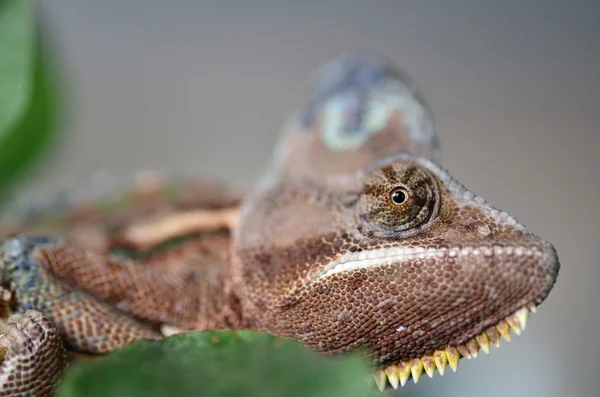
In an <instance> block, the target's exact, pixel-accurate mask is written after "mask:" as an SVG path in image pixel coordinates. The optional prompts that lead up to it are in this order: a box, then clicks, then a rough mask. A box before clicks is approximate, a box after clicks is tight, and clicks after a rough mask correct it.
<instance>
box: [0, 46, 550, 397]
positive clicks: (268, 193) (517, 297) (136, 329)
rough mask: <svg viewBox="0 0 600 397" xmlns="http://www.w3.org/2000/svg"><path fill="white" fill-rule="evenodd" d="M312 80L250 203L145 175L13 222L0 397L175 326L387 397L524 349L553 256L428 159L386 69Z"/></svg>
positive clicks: (41, 388)
mask: <svg viewBox="0 0 600 397" xmlns="http://www.w3.org/2000/svg"><path fill="white" fill-rule="evenodd" d="M316 80H317V82H316V88H315V90H314V92H313V96H312V97H311V98H310V100H309V101H308V104H307V105H306V106H305V107H304V108H303V109H301V110H300V111H299V112H297V113H296V114H295V115H294V116H293V117H291V119H290V120H289V121H288V123H287V124H286V125H285V128H284V134H283V135H282V138H281V141H280V142H279V144H278V146H277V149H276V151H275V155H274V157H273V159H272V160H271V163H270V166H269V167H268V168H267V171H266V172H265V173H264V175H263V176H262V178H260V180H259V182H258V183H257V184H256V185H255V186H254V187H253V188H252V189H251V190H250V191H249V192H247V193H245V194H244V195H242V192H240V191H238V190H236V189H233V188H229V187H228V186H227V185H220V184H217V183H209V182H195V181H179V182H174V181H166V180H160V179H145V180H143V181H141V182H139V183H137V185H136V186H135V188H134V189H133V190H131V191H129V192H127V193H125V194H122V195H112V196H111V198H109V199H104V200H100V199H98V200H91V201H88V202H81V203H79V204H77V205H72V206H66V207H65V206H59V205H54V206H51V207H50V208H46V209H45V210H38V211H35V213H33V212H32V213H30V214H29V216H28V217H25V219H24V220H22V221H21V222H20V223H19V224H17V225H16V226H13V227H8V226H7V227H6V228H5V229H4V231H3V240H2V243H1V245H0V292H1V294H0V299H1V303H2V305H1V308H2V311H3V317H4V318H6V317H8V316H9V315H11V314H13V316H12V317H10V318H9V319H8V320H7V321H5V324H4V325H3V327H2V335H1V336H0V349H2V350H1V351H2V352H3V355H2V362H1V366H0V385H1V391H0V395H2V396H21V395H26V394H27V393H30V394H27V395H38V396H45V395H50V394H51V393H52V392H53V389H54V386H55V384H56V382H57V381H58V379H59V377H60V374H61V372H62V370H63V368H64V367H65V365H66V353H65V348H66V349H68V350H70V351H75V352H80V353H88V354H102V353H107V352H110V351H112V350H114V349H117V348H120V347H122V346H124V345H126V344H128V343H130V342H132V341H134V340H138V339H154V338H160V337H161V336H162V335H163V334H164V333H166V332H171V331H172V330H173V328H174V327H175V328H176V329H178V330H221V329H252V330H259V331H266V332H269V333H273V334H276V335H280V336H284V337H289V338H292V339H294V340H297V341H299V342H301V343H303V344H305V345H307V346H309V347H310V348H312V349H314V350H316V351H318V352H322V353H326V354H337V353H342V352H346V351H356V350H359V351H362V352H364V354H365V355H366V357H368V359H370V360H371V361H372V363H373V367H374V377H375V380H376V383H377V385H378V386H379V387H380V388H381V389H383V388H384V387H385V386H386V385H387V384H388V383H389V384H390V385H391V386H393V387H394V388H396V387H398V385H399V384H402V385H404V384H405V383H406V382H407V381H408V379H409V378H411V377H412V379H413V381H415V382H416V381H417V380H418V379H419V377H420V376H421V374H422V373H423V372H425V373H427V374H428V375H429V376H432V375H433V373H434V371H435V369H437V370H438V371H439V372H440V373H442V374H443V373H444V371H445V369H446V367H447V366H450V367H451V368H452V369H453V370H456V368H457V365H458V360H459V359H460V358H461V357H465V358H472V357H476V356H477V354H478V351H479V350H480V349H481V350H483V351H485V352H486V353H487V352H488V351H489V348H490V344H492V345H496V346H498V345H499V343H500V339H501V337H503V338H505V339H507V340H509V339H510V331H511V330H512V331H513V332H514V333H517V334H520V332H521V330H522V329H524V328H525V325H526V322H527V317H528V313H529V312H530V311H535V308H536V306H538V305H539V304H540V303H541V302H542V301H543V300H544V299H545V298H546V296H547V295H548V293H549V291H550V290H551V288H552V286H553V284H554V283H555V280H556V277H557V274H558V270H559V261H558V257H557V254H556V251H555V250H554V248H553V246H552V245H551V244H549V243H547V242H545V241H543V240H541V239H539V238H538V237H536V236H535V235H533V234H531V233H530V232H529V231H528V230H527V229H526V228H525V226H523V225H522V224H520V223H519V222H518V221H517V220H516V219H515V218H514V217H512V216H511V215H509V214H508V213H506V212H504V211H502V210H499V209H496V208H494V207H493V206H492V205H490V204H489V203H487V202H486V201H485V200H484V199H483V198H481V197H479V196H477V195H475V194H474V193H472V192H471V191H470V190H468V189H466V188H465V187H464V186H462V185H461V184H460V183H459V182H457V181H456V180H455V179H454V178H453V177H452V176H451V175H450V174H449V173H448V172H447V171H446V170H444V169H443V168H441V167H440V166H439V165H438V164H437V163H436V160H437V158H438V152H439V151H438V141H437V137H436V135H435V133H434V127H433V121H432V116H431V112H430V110H429V107H428V106H427V105H426V103H425V102H424V100H423V99H422V96H421V94H420V93H419V91H418V90H417V89H416V88H415V87H414V85H413V83H412V82H411V81H410V80H409V79H408V78H407V77H406V76H405V75H403V74H402V73H401V72H399V71H398V70H397V69H396V68H395V67H394V66H393V65H391V64H390V63H389V62H388V61H387V60H382V59H379V58H377V57H375V56H372V55H369V54H357V53H354V54H346V55H343V56H341V57H339V58H337V59H335V60H334V61H332V62H330V63H328V64H326V65H325V66H324V67H322V68H321V69H320V71H319V73H318V75H317V79H316ZM169 330H171V331H169Z"/></svg>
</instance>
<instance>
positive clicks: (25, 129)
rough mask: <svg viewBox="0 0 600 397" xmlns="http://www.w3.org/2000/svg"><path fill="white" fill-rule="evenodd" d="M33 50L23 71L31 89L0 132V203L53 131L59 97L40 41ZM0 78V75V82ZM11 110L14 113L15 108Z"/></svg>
mask: <svg viewBox="0 0 600 397" xmlns="http://www.w3.org/2000/svg"><path fill="white" fill-rule="evenodd" d="M1 1H2V0H0V2H1ZM0 34H1V33H0ZM39 36H41V34H40V35H39ZM33 50H34V53H33V57H32V61H33V65H32V68H29V67H26V68H25V69H26V70H27V80H29V81H30V83H28V84H26V85H27V86H28V87H29V88H30V90H29V92H28V93H27V96H28V98H27V101H26V103H25V107H24V108H23V109H21V111H20V114H19V115H18V116H17V117H16V118H15V119H14V120H12V121H13V122H12V124H11V126H9V127H7V129H6V130H0V200H1V199H3V198H5V196H6V195H7V193H8V192H9V189H10V187H11V186H12V184H13V183H14V182H15V181H16V179H17V177H18V176H20V175H21V174H22V173H23V172H24V171H25V170H27V168H28V167H29V166H31V164H32V162H33V160H35V159H36V158H37V157H38V155H39V154H41V153H42V152H43V150H44V149H45V148H46V147H47V146H48V145H49V143H50V141H51V138H52V137H53V135H54V133H55V132H56V128H55V127H56V124H57V113H58V112H57V108H58V103H57V102H58V96H57V93H56V90H55V86H54V84H53V80H52V78H51V77H52V69H51V67H50V66H51V65H50V62H49V61H50V60H49V57H48V55H47V54H46V52H45V49H44V48H43V46H42V43H41V40H39V41H38V42H37V43H36V44H35V46H34V48H33ZM0 51H1V50H0ZM3 57H4V54H3V53H1V52H0V58H3ZM3 77H4V76H3V75H2V73H0V80H1V79H2V78H3ZM0 84H2V83H0ZM9 85H10V84H9ZM9 89H10V87H8V88H6V87H3V86H2V85H0V93H1V94H0V96H1V95H3V94H5V93H6V92H8V91H9ZM6 109H8V108H6ZM12 109H13V110H14V106H13V107H12ZM5 116H6V115H5ZM0 119H2V116H0ZM5 121H6V117H5ZM0 123H1V121H0Z"/></svg>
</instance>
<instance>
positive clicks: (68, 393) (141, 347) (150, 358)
mask: <svg viewBox="0 0 600 397" xmlns="http://www.w3.org/2000/svg"><path fill="white" fill-rule="evenodd" d="M369 374H370V372H369V370H368V369H367V367H366V365H365V363H364V362H363V360H362V359H361V358H360V357H358V356H343V357H325V356H322V355H319V354H317V353H314V352H313V351H311V350H309V349H307V348H305V347H303V346H301V345H299V344H297V343H295V342H292V341H288V340H283V339H280V338H276V337H274V336H270V335H267V334H260V333H255V332H249V331H244V332H196V333H187V334H180V335H175V336H173V337H170V338H167V339H164V340H163V341H160V342H149V341H144V342H138V343H134V344H132V345H130V346H128V347H126V348H124V349H123V350H121V351H118V352H115V353H112V354H110V355H108V356H106V357H103V358H100V359H98V360H96V361H92V362H89V363H86V364H81V365H79V366H76V367H75V368H73V369H72V370H71V371H69V372H68V373H67V376H66V378H65V380H64V382H63V383H62V386H61V389H60V391H59V394H58V395H59V397H75V396H88V397H95V396H98V397H100V396H131V397H135V396H144V397H159V396H162V397H166V396H199V395H202V396H223V397H225V396H232V397H233V396H235V397H238V396H249V397H253V396H261V397H271V396H273V397H274V396H278V397H279V396H286V397H294V396H302V397H305V396H311V397H312V396H327V397H335V396H345V397H352V396H360V397H365V396H370V395H373V396H374V395H378V393H377V392H375V386H374V384H372V383H371V382H370V381H369V378H370V376H369Z"/></svg>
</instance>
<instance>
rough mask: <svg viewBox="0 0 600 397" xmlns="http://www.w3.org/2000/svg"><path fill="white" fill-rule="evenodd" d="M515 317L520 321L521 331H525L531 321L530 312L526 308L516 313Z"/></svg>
mask: <svg viewBox="0 0 600 397" xmlns="http://www.w3.org/2000/svg"><path fill="white" fill-rule="evenodd" d="M515 316H516V317H517V318H518V319H519V323H520V324H521V330H523V331H525V327H527V320H528V319H529V310H528V309H527V308H526V307H524V308H522V309H520V310H518V311H517V312H516V313H515Z"/></svg>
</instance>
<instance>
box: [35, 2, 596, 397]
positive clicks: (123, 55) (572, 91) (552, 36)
mask: <svg viewBox="0 0 600 397" xmlns="http://www.w3.org/2000/svg"><path fill="white" fill-rule="evenodd" d="M40 3H41V5H42V7H41V8H42V11H44V12H45V16H46V18H45V19H46V22H47V23H48V24H49V25H50V27H51V28H52V29H51V31H52V33H53V36H54V41H55V42H56V43H57V44H58V45H59V48H58V50H60V51H59V52H60V56H61V57H62V58H63V63H64V64H65V66H66V71H65V72H64V73H63V78H64V79H65V80H66V83H68V88H69V89H70V93H69V97H70V98H69V99H70V102H71V104H70V105H71V107H72V109H71V112H70V117H69V119H68V122H67V124H66V128H67V131H66V135H65V136H64V137H63V139H62V141H61V143H60V145H59V146H60V147H59V151H58V152H57V153H55V156H54V159H53V160H52V161H51V162H48V163H47V164H46V165H45V166H44V167H39V169H38V170H36V172H35V173H34V174H35V178H34V181H32V183H31V184H30V187H29V195H32V194H33V195H39V194H42V193H41V192H56V191H58V190H61V189H64V188H69V187H72V186H76V185H77V184H78V183H81V182H82V181H86V179H87V178H89V177H90V176H91V175H92V174H93V173H95V172H96V171H98V170H108V171H110V172H112V173H116V174H125V175H131V174H133V173H134V172H135V171H136V170H140V169H159V170H166V171H175V172H177V171H183V172H185V173H187V174H198V175H204V176H220V177H223V178H227V179H230V180H233V181H236V182H239V183H243V184H246V183H248V182H250V181H251V180H252V179H253V178H255V177H256V176H257V174H258V172H259V171H260V170H261V167H262V165H263V164H264V162H265V159H266V158H267V156H269V154H270V152H271V149H272V147H273V144H274V141H275V138H276V136H277V134H278V129H279V127H280V125H281V123H282V122H283V120H284V119H285V117H287V115H288V114H289V113H290V112H291V111H293V110H294V108H295V107H297V106H298V105H299V104H301V103H302V100H303V96H302V94H303V88H304V86H303V84H304V83H305V82H306V79H307V77H308V76H309V74H310V73H312V72H313V71H314V69H315V68H316V67H317V66H318V65H320V64H321V63H323V62H324V61H326V60H328V59H330V58H331V57H333V56H335V55H337V54H339V53H340V52H344V51H348V50H354V49H369V50H374V51H378V52H380V53H381V54H382V55H386V56H388V57H390V58H392V59H394V60H396V61H397V62H398V64H399V65H400V66H401V67H402V68H403V69H404V70H405V71H407V72H408V74H409V75H411V76H412V77H413V78H414V79H415V80H416V81H417V83H418V84H419V85H420V87H421V88H422V90H423V91H424V93H425V96H426V98H427V100H428V102H429V103H430V105H431V107H432V108H433V111H434V115H435V117H436V124H437V129H438V132H439V136H440V139H441V143H442V145H443V146H442V147H443V164H444V166H445V167H446V168H448V169H449V170H450V171H451V172H452V173H453V174H454V175H455V176H456V178H457V179H459V180H460V181H461V182H462V183H464V184H465V185H466V186H468V187H470V188H471V189H473V190H474V191H475V192H477V193H478V194H480V195H482V196H484V197H486V198H487V199H488V200H489V201H490V202H492V203H494V204H495V205H497V206H498V207H500V208H503V209H506V210H508V211H509V212H511V213H512V214H513V215H515V216H516V217H518V218H519V220H521V221H522V222H523V223H525V224H526V225H528V226H529V227H530V229H531V230H533V231H534V232H536V233H537V234H539V235H540V236H541V237H543V238H545V239H547V240H549V241H551V242H552V243H554V244H555V246H556V248H557V250H558V253H559V256H560V258H561V262H562V270H561V274H560V276H559V279H558V283H557V285H556V288H555V289H554V291H553V292H552V293H551V294H550V297H549V298H548V300H547V301H546V303H545V304H543V305H542V306H541V308H540V310H539V311H538V314H536V315H534V316H533V318H532V319H531V322H530V324H529V326H528V330H527V331H526V332H525V333H524V335H523V336H521V337H519V338H515V339H514V340H513V342H511V343H510V344H506V343H504V344H503V347H502V348H501V349H500V350H495V349H493V351H492V353H491V357H480V358H479V359H477V360H475V361H462V362H461V365H460V367H461V368H460V369H459V373H458V374H456V375H453V374H449V375H446V376H444V377H443V378H442V377H439V376H438V375H436V376H435V377H434V379H426V378H425V379H422V380H421V381H420V382H419V384H418V385H417V386H416V387H415V385H414V384H409V385H408V387H406V388H405V389H404V390H403V393H402V395H406V396H460V397H467V396H486V397H493V396H502V397H504V396H506V395H510V396H513V397H516V396H543V397H551V396H566V395H569V396H598V395H600V359H599V358H600V341H599V340H598V338H600V288H599V282H600V266H599V264H598V248H599V247H600V237H599V236H600V227H599V225H600V210H599V208H598V204H599V198H600V183H599V182H600V180H599V179H600V161H599V160H598V156H599V154H600V153H599V149H600V135H599V134H598V125H599V124H600V106H599V105H598V95H599V94H600V24H598V18H599V17H600V2H598V1H588V2H584V1H570V2H567V1H563V2H559V1H535V2H534V1H513V0H511V1H502V2H495V1H488V2H475V1H472V2H469V1H452V2H450V1H423V0H421V1H418V0H415V1H410V2H408V1H406V2H403V1H383V0H381V1H370V2H367V1H354V0H344V1H342V0H338V1H329V2H323V1H314V0H304V1H296V2H289V4H285V5H284V4H283V2H276V1H267V0H255V1H252V2H237V4H233V2H212V1H197V0H196V1H192V0H189V1H185V0H178V1H169V2H166V1H158V0H152V1H149V0H135V1H134V0H130V1H121V0H104V1H102V2H99V1H91V0H88V1H81V0H79V1H76V0H42V1H40ZM45 194H47V193H45Z"/></svg>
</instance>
